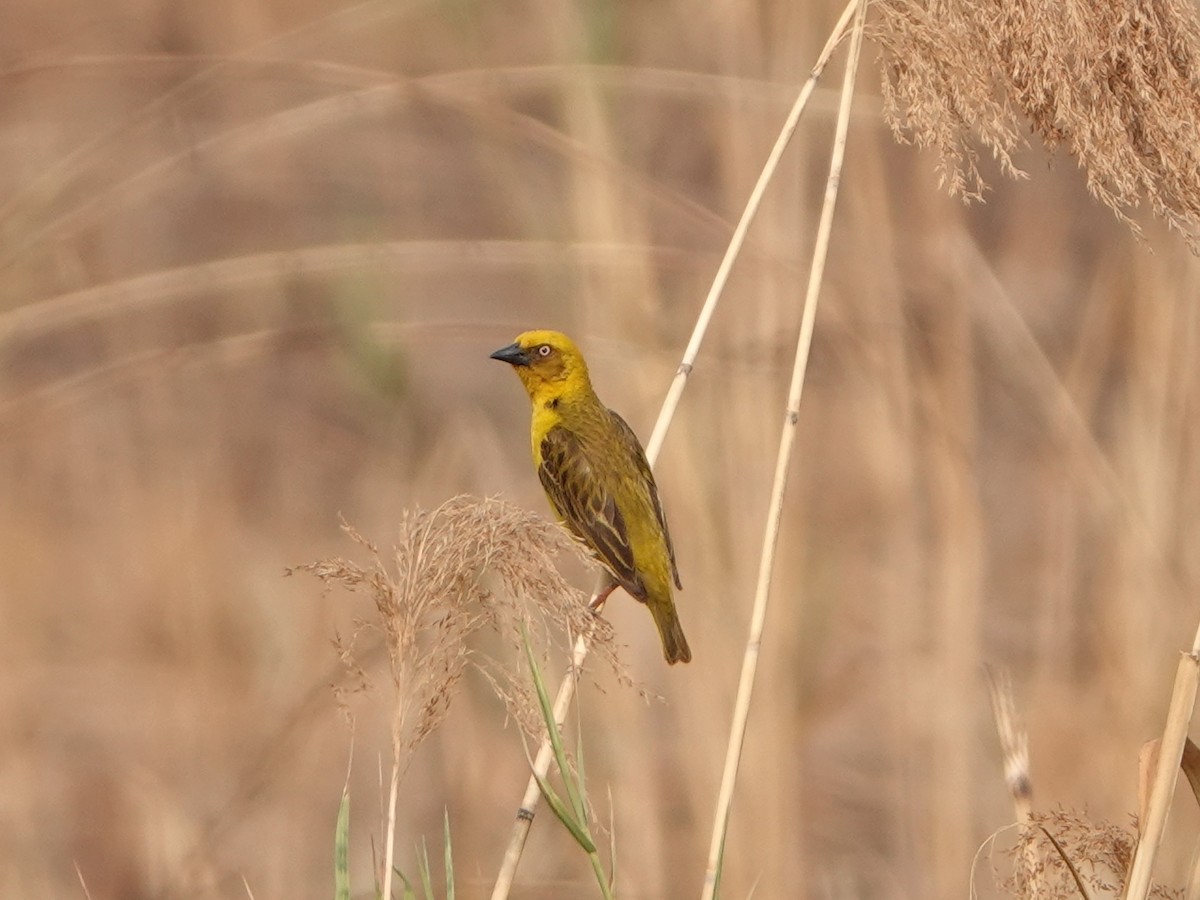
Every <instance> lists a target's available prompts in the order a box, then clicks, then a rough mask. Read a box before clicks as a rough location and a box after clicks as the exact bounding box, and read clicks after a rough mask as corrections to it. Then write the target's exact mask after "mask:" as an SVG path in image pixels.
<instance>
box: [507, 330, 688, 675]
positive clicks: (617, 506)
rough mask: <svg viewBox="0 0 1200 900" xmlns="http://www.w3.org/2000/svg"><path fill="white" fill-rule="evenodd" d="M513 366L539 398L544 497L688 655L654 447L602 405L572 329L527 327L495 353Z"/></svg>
mask: <svg viewBox="0 0 1200 900" xmlns="http://www.w3.org/2000/svg"><path fill="white" fill-rule="evenodd" d="M492 359H498V360H500V361H501V362H506V363H508V364H509V365H511V366H512V367H513V369H514V371H516V373H517V375H518V376H519V377H520V379H521V383H522V384H523V385H525V390H526V391H528V393H529V399H530V400H531V401H532V403H533V428H532V436H533V462H534V465H536V466H537V472H538V477H539V478H540V479H541V481H542V487H544V488H545V489H546V497H547V498H548V499H549V500H550V505H551V506H552V507H553V508H554V511H555V512H556V513H557V514H558V517H559V518H560V519H561V520H562V521H563V522H565V523H566V525H567V527H568V528H570V529H571V531H572V532H574V534H575V535H576V536H577V537H579V538H580V539H581V540H582V541H583V542H584V543H585V544H587V546H588V547H589V548H590V549H591V551H592V552H593V553H594V554H595V555H596V558H597V559H599V560H600V562H601V564H603V566H604V568H605V569H607V570H608V573H609V575H610V583H609V585H608V587H607V588H606V589H605V590H604V591H602V592H601V593H600V595H599V596H597V597H596V599H595V600H593V601H592V606H593V607H598V606H599V605H600V604H601V603H603V602H604V600H605V598H607V597H608V595H609V594H610V593H612V591H613V590H615V589H616V588H617V587H618V586H620V587H623V588H624V589H625V590H626V592H628V593H629V595H630V596H631V597H633V598H634V599H636V600H640V601H641V602H642V603H645V604H646V606H648V607H649V608H650V613H651V615H653V616H654V624H655V625H657V626H658V633H659V636H660V637H661V638H662V647H663V656H665V657H666V660H667V662H668V663H672V664H674V663H677V662H690V661H691V659H692V651H691V650H690V649H689V648H688V643H687V639H686V638H685V637H684V636H683V628H682V627H681V626H680V624H679V616H678V614H677V613H676V612H675V601H674V599H673V597H672V590H671V583H672V581H673V582H674V583H675V587H679V588H682V587H683V585H681V584H680V583H679V569H678V568H677V567H676V565H675V550H674V548H673V547H672V546H671V535H670V534H669V533H668V531H667V520H666V518H665V517H664V516H663V511H662V504H661V503H660V502H659V499H658V488H657V487H656V486H655V484H654V475H653V473H651V471H650V463H649V462H647V461H646V453H645V451H644V450H642V445H641V444H640V443H638V439H637V435H635V434H634V433H633V429H632V428H630V427H629V426H628V425H627V424H626V423H625V420H624V419H622V418H621V417H620V416H618V415H617V414H616V413H615V412H613V411H612V410H611V409H608V408H607V407H605V406H604V404H603V403H601V402H600V399H599V398H598V397H597V396H596V392H595V391H593V390H592V382H591V379H590V378H588V370H587V363H585V362H584V361H583V354H582V353H580V352H579V349H578V348H577V347H576V346H575V344H574V343H572V341H571V339H570V338H568V337H567V336H566V335H565V334H560V333H559V332H557V331H527V332H525V333H524V334H521V335H518V336H517V339H516V341H514V342H513V343H511V344H509V345H508V346H507V347H502V348H501V349H499V350H497V351H496V352H495V353H493V354H492Z"/></svg>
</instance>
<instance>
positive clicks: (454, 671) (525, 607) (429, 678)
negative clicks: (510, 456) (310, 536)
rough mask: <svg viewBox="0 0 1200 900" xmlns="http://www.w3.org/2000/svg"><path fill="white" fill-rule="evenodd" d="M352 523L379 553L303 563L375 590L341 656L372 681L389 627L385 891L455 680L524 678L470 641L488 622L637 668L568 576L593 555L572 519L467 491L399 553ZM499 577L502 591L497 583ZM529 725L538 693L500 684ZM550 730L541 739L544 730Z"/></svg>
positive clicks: (422, 518)
mask: <svg viewBox="0 0 1200 900" xmlns="http://www.w3.org/2000/svg"><path fill="white" fill-rule="evenodd" d="M342 528H343V530H344V531H345V532H346V533H347V534H348V535H349V536H350V538H351V539H352V540H354V541H355V543H357V544H359V545H360V546H362V547H363V548H365V549H366V550H367V552H368V554H369V555H370V563H369V564H368V565H367V566H360V565H359V564H358V563H355V562H352V561H349V560H346V559H341V558H335V559H328V560H322V561H319V562H315V563H310V564H308V565H304V566H298V567H297V568H296V569H295V571H302V572H308V573H310V574H312V575H315V576H316V577H317V578H320V579H321V580H322V581H323V582H325V584H326V585H327V586H332V585H340V586H342V587H344V588H346V589H347V590H349V591H352V592H362V593H366V594H368V595H369V596H370V598H371V600H372V601H373V603H374V606H375V612H376V616H375V617H374V618H372V619H369V620H367V619H363V620H360V621H358V622H357V623H356V628H355V631H354V633H353V634H352V635H351V637H350V638H349V639H348V640H342V639H340V638H339V639H338V640H337V641H336V644H337V647H338V654H339V656H340V657H341V659H342V662H343V663H344V664H345V665H346V667H347V669H348V670H349V672H350V674H351V675H352V676H353V677H354V678H355V680H356V682H357V683H358V684H359V685H360V686H361V687H366V686H367V681H366V667H365V665H364V664H363V662H362V661H360V659H359V656H358V653H357V649H356V648H357V646H358V643H359V640H360V638H361V637H362V636H363V634H364V633H366V632H377V633H379V634H381V635H382V637H383V643H384V646H385V648H386V651H387V656H388V663H389V674H390V676H391V680H392V686H393V688H394V702H395V706H394V708H393V710H392V772H391V783H390V797H389V804H388V822H387V843H386V845H385V860H384V862H383V877H382V879H381V880H382V882H383V889H382V893H383V896H390V884H391V876H392V872H393V865H392V854H393V844H394V836H395V810H396V798H397V793H398V786H399V782H400V779H401V777H402V776H403V773H404V771H405V770H406V769H407V767H408V762H409V760H410V759H411V756H412V752H413V750H414V749H415V748H416V747H417V745H419V744H420V743H421V741H423V740H424V739H425V738H426V737H428V736H429V734H430V733H432V732H433V731H434V729H436V728H437V727H438V725H440V724H441V723H442V721H443V720H444V719H445V716H446V713H447V711H448V710H449V706H450V700H451V697H452V695H453V692H454V688H455V686H456V685H457V684H458V682H459V681H460V680H461V678H462V676H463V674H464V672H465V671H466V668H467V666H468V665H469V664H473V665H475V666H477V667H479V668H480V669H481V671H483V672H484V674H485V675H486V676H487V677H488V680H489V681H490V683H491V684H493V685H494V686H499V685H501V684H507V685H510V686H511V685H517V684H519V683H520V679H518V678H516V677H512V676H510V675H508V674H507V673H505V666H504V665H503V664H502V663H499V662H497V661H495V660H487V659H486V658H483V657H478V656H475V655H473V653H472V651H471V650H470V648H469V647H468V646H467V639H468V638H469V637H470V636H471V635H472V634H473V633H474V632H476V631H477V630H479V629H480V628H481V627H484V626H490V627H491V628H493V629H495V630H496V631H498V632H499V633H500V634H502V635H504V636H505V637H506V639H508V640H510V641H511V642H512V643H513V645H514V646H515V647H517V648H520V647H521V646H522V634H523V633H525V632H528V631H532V632H533V633H534V634H536V635H537V637H538V641H539V643H541V644H543V645H545V644H553V643H557V642H561V643H562V645H563V648H564V651H565V652H569V647H570V643H571V642H572V641H573V640H574V639H575V637H576V636H577V635H583V636H586V637H587V640H588V641H589V644H590V645H591V647H592V649H593V650H594V651H596V652H597V653H598V654H599V656H600V658H601V659H604V660H605V661H607V662H608V663H609V664H610V665H611V666H612V667H613V669H614V671H615V672H616V673H617V675H618V677H619V678H622V679H624V680H627V678H625V676H624V674H623V672H622V670H621V668H620V665H619V662H618V660H617V656H616V650H615V646H614V642H613V632H612V627H611V626H610V625H609V624H608V623H607V622H606V621H604V620H603V619H600V618H598V617H596V616H594V615H593V614H592V613H591V612H590V611H588V609H587V598H586V596H585V595H584V594H583V593H582V592H580V591H578V590H575V589H574V588H572V587H571V586H570V585H569V584H568V583H567V582H566V580H565V579H564V578H563V577H562V576H561V575H560V574H559V572H558V569H557V568H556V567H555V560H556V558H557V557H558V556H560V555H561V554H564V553H568V554H574V555H576V556H578V557H579V558H581V559H585V560H588V557H586V555H585V554H584V553H583V550H582V548H581V547H580V546H579V545H578V544H577V543H576V542H575V541H574V540H573V539H572V538H571V537H570V536H569V535H568V534H567V532H566V531H565V530H564V529H562V528H561V527H559V526H557V525H555V524H553V523H551V522H549V521H547V520H546V519H544V518H542V517H540V516H537V515H534V514H533V513H531V512H528V511H526V510H523V509H521V508H520V507H517V506H513V505H512V504H509V503H506V502H504V501H502V500H498V499H496V498H487V499H483V500H480V499H477V498H472V497H465V496H459V497H455V498H453V499H451V500H448V501H446V502H445V503H443V504H442V505H441V506H439V507H437V508H436V509H434V510H422V509H416V510H407V511H405V513H404V517H403V519H402V521H401V526H400V535H399V538H398V540H397V542H396V546H395V549H394V554H393V557H392V560H391V562H392V563H393V564H394V569H389V566H388V563H387V562H386V561H385V558H384V557H383V555H382V554H381V553H380V551H379V549H378V547H377V546H376V545H375V544H374V543H372V542H371V541H369V540H367V539H366V538H365V537H363V536H362V535H361V534H359V533H358V532H357V531H356V530H355V529H354V528H353V527H351V526H350V525H347V524H345V523H343V525H342ZM489 576H492V577H495V578H496V579H498V581H499V584H498V585H497V590H495V591H493V590H490V589H489V587H488V586H487V581H488V577H489ZM498 693H500V694H501V696H502V697H503V699H504V700H505V702H506V703H507V704H508V706H509V709H510V710H513V709H514V706H515V707H517V708H518V714H517V715H515V716H514V717H515V718H516V719H517V721H518V722H519V723H520V724H521V725H522V727H523V729H524V730H527V731H528V730H530V729H531V728H534V727H535V726H533V725H532V722H533V721H534V717H533V716H532V715H528V714H523V713H519V709H520V707H524V706H528V707H529V708H530V709H534V708H536V701H535V700H533V699H532V697H530V698H521V697H515V696H514V695H513V694H511V693H509V692H504V691H498ZM540 736H541V735H540V733H539V734H537V737H539V738H540Z"/></svg>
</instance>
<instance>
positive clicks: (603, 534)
mask: <svg viewBox="0 0 1200 900" xmlns="http://www.w3.org/2000/svg"><path fill="white" fill-rule="evenodd" d="M541 450H542V464H541V465H540V466H538V478H540V479H541V481H542V487H544V488H545V489H546V496H548V497H549V498H550V502H551V503H552V504H553V505H554V508H555V509H556V510H557V511H558V514H559V515H560V516H561V517H562V518H563V520H564V521H565V522H566V524H567V526H568V527H569V528H570V529H571V530H572V531H573V532H574V533H575V534H576V535H578V536H579V537H580V538H582V539H583V541H584V542H585V543H586V544H587V545H588V546H589V547H590V548H591V549H592V551H593V552H594V553H595V554H596V556H597V557H599V559H600V561H601V562H602V563H603V564H604V565H605V566H606V567H607V568H608V570H609V571H610V572H612V574H613V575H614V576H615V577H616V579H617V581H618V582H620V584H621V587H623V588H625V590H626V591H628V592H629V593H630V594H631V595H633V596H634V597H637V598H639V599H640V598H643V597H645V595H646V587H645V585H644V584H643V583H642V578H641V576H640V575H639V574H638V571H637V567H636V566H635V565H634V561H633V547H632V546H630V543H629V532H628V531H627V530H626V527H625V517H624V516H622V515H621V511H620V510H619V509H618V508H617V504H616V500H615V499H614V498H613V496H612V494H611V493H610V492H608V491H607V490H605V488H604V485H603V484H602V483H601V480H600V479H599V478H597V476H596V473H595V472H594V471H593V469H592V466H591V463H590V462H588V458H587V455H586V454H585V453H584V452H583V447H582V446H581V445H580V442H579V439H578V438H577V437H576V436H575V435H574V434H572V433H571V432H570V431H568V430H567V429H565V428H561V427H559V428H551V429H550V431H548V432H547V433H546V436H545V437H544V438H543V439H542V447H541Z"/></svg>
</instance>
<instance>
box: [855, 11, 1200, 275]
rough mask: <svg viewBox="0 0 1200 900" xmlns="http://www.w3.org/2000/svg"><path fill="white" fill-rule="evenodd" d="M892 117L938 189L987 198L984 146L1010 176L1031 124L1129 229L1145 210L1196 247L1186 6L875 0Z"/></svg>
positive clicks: (1198, 205)
mask: <svg viewBox="0 0 1200 900" xmlns="http://www.w3.org/2000/svg"><path fill="white" fill-rule="evenodd" d="M876 8H877V9H878V11H879V20H878V25H877V28H876V30H875V34H874V36H875V37H876V39H877V40H878V42H879V44H880V45H881V46H882V47H883V63H884V65H883V97H884V106H885V115H886V117H887V119H888V121H889V123H890V124H891V125H892V128H893V130H894V131H895V133H896V135H897V137H899V138H900V139H901V140H912V141H915V142H916V143H918V144H920V145H922V146H929V147H932V148H933V149H934V150H935V151H936V152H937V154H938V157H939V172H940V174H941V176H942V180H943V183H944V184H945V185H946V186H947V187H948V188H949V190H950V191H951V192H952V193H954V194H958V195H961V196H964V197H979V196H980V195H981V193H982V191H983V190H984V189H985V187H986V186H985V184H984V181H983V178H982V176H981V175H980V173H979V170H978V168H977V165H976V164H977V162H978V154H977V151H976V149H975V146H976V144H977V142H978V143H979V144H982V145H983V146H984V147H986V148H988V149H989V150H990V151H991V152H992V153H993V155H994V156H995V157H996V159H997V160H998V161H999V163H1000V165H1001V167H1002V168H1003V169H1004V170H1005V171H1006V172H1008V173H1009V174H1019V173H1018V171H1017V169H1016V167H1015V165H1014V164H1013V161H1012V156H1011V155H1012V153H1013V152H1015V151H1016V150H1017V149H1019V148H1020V147H1021V146H1023V145H1024V143H1025V142H1024V139H1023V138H1022V136H1021V132H1022V131H1023V130H1024V127H1025V124H1024V123H1026V122H1027V123H1028V124H1029V127H1030V128H1031V129H1032V131H1033V132H1034V133H1036V134H1037V135H1039V136H1040V137H1041V139H1042V141H1043V142H1044V143H1045V144H1046V145H1047V147H1049V148H1050V149H1055V148H1057V147H1059V146H1061V147H1063V148H1065V149H1066V150H1067V151H1068V152H1069V153H1070V154H1071V155H1073V156H1074V157H1075V158H1076V160H1077V161H1078V163H1079V165H1080V167H1081V168H1082V169H1083V171H1084V173H1085V176H1086V178H1087V186H1088V190H1090V191H1091V192H1092V194H1093V195H1094V196H1095V197H1097V198H1098V199H1099V200H1100V201H1102V202H1103V203H1104V204H1105V205H1107V206H1108V207H1109V208H1110V209H1112V210H1113V212H1114V213H1116V215H1117V216H1118V217H1119V218H1120V219H1121V220H1123V221H1124V222H1126V223H1127V224H1129V225H1130V227H1132V228H1133V229H1134V231H1135V232H1136V231H1138V228H1137V226H1136V225H1135V224H1134V222H1133V221H1132V219H1131V218H1130V214H1131V212H1132V211H1133V210H1134V209H1135V208H1137V207H1138V206H1139V205H1141V204H1142V203H1148V204H1149V205H1150V207H1151V209H1153V210H1154V212H1155V214H1156V215H1158V216H1160V217H1161V218H1162V219H1164V220H1165V221H1166V222H1167V223H1168V224H1169V225H1170V226H1171V227H1173V228H1176V229H1178V230H1179V231H1180V232H1181V233H1182V234H1183V235H1184V237H1185V239H1186V240H1187V241H1188V243H1189V245H1190V246H1191V248H1192V250H1193V252H1198V251H1200V143H1198V142H1197V141H1196V135H1197V134H1200V68H1198V67H1200V23H1198V20H1197V13H1196V7H1195V6H1194V4H1193V3H1192V2H1190V0H1124V2H1120V3H1095V2H1092V0H1000V2H985V0H880V2H879V3H877V4H876Z"/></svg>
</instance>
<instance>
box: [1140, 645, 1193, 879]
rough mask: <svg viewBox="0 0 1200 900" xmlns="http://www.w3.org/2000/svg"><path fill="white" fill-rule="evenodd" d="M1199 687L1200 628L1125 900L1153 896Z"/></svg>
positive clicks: (1175, 698) (1170, 715)
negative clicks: (1158, 857) (1156, 866)
mask: <svg viewBox="0 0 1200 900" xmlns="http://www.w3.org/2000/svg"><path fill="white" fill-rule="evenodd" d="M1198 686H1200V628H1197V630H1196V636H1195V638H1194V639H1193V640H1192V649H1191V651H1190V652H1188V653H1184V654H1183V655H1182V656H1181V657H1180V659H1179V666H1178V668H1177V669H1176V672H1175V687H1174V688H1173V689H1172V691H1171V705H1170V707H1169V709H1168V711H1167V722H1166V725H1165V726H1163V736H1162V742H1161V743H1160V744H1159V753H1158V768H1157V770H1156V772H1155V774H1154V786H1153V787H1152V788H1151V790H1150V801H1149V803H1148V805H1147V808H1146V816H1145V821H1144V822H1140V823H1139V827H1140V830H1141V839H1140V840H1139V841H1138V844H1137V848H1136V849H1135V850H1134V852H1133V864H1132V865H1131V866H1130V869H1129V880H1128V881H1127V882H1126V883H1125V900H1145V898H1146V897H1148V896H1149V894H1150V885H1151V881H1152V878H1153V870H1154V858H1155V856H1156V855H1157V854H1158V848H1159V846H1160V845H1161V844H1162V839H1163V834H1164V833H1165V831H1166V827H1167V814H1168V813H1169V812H1170V811H1171V800H1172V797H1173V796H1174V794H1175V782H1176V780H1177V779H1178V778H1179V765H1180V761H1181V760H1182V759H1183V749H1184V745H1185V744H1186V742H1187V732H1188V726H1189V725H1190V724H1191V721H1192V713H1193V712H1194V711H1195V708H1196V691H1197V687H1198Z"/></svg>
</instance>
